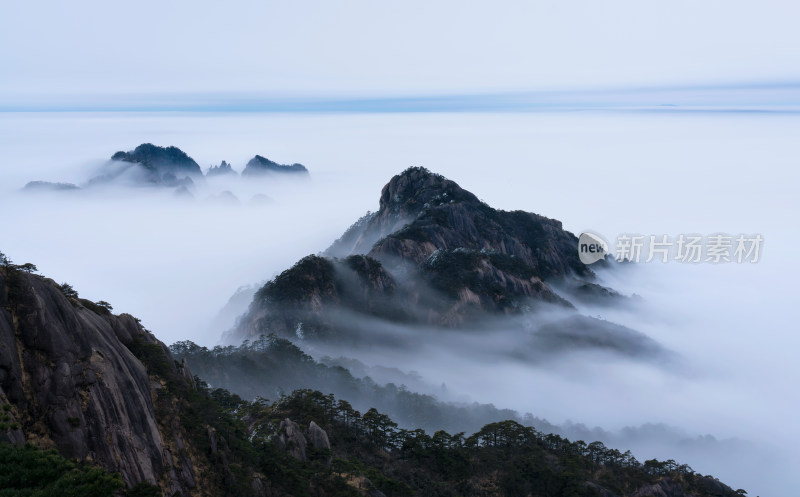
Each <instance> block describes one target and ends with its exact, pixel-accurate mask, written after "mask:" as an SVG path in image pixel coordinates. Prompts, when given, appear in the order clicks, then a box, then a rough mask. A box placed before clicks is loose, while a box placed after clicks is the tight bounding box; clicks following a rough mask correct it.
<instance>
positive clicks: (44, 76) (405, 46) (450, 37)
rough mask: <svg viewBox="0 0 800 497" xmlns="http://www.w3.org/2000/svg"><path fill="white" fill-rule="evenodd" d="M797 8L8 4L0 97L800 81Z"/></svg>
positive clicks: (3, 14)
mask: <svg viewBox="0 0 800 497" xmlns="http://www.w3.org/2000/svg"><path fill="white" fill-rule="evenodd" d="M798 14H800V4H798V3H796V2H788V1H784V0H765V1H761V2H752V1H743V0H734V1H721V0H716V1H702V2H698V1H690V0H672V1H669V2H663V1H658V2H656V1H642V0H609V1H603V2H596V1H588V0H579V1H574V2H560V1H526V2H512V1H498V2H463V1H450V0H447V1H439V2H421V1H405V2H375V1H366V0H364V1H342V2H328V1H303V0H299V1H293V2H277V1H255V0H254V1H246V0H233V1H230V2H209V1H184V0H178V1H169V2H157V1H152V0H144V1H140V2H132V3H127V4H122V3H120V2H105V1H95V0H90V1H76V2H58V1H31V2H21V1H9V2H3V4H2V6H0V95H3V96H4V97H5V98H4V100H5V101H7V100H8V99H9V98H12V99H15V98H23V97H24V98H28V99H30V98H31V97H34V98H35V97H38V96H44V95H48V96H51V97H52V96H70V95H76V94H78V95H88V96H92V95H95V94H97V93H102V94H133V95H141V94H149V93H157V94H185V93H208V92H223V93H225V92H227V93H230V92H234V93H235V92H245V93H248V92H249V93H258V94H266V95H271V96H273V97H286V96H298V95H326V96H339V97H363V96H369V97H374V96H387V95H431V94H434V95H438V94H452V93H456V94H471V93H486V92H489V93H498V92H499V93H504V92H520V91H522V92H524V91H539V90H553V89H563V88H569V89H577V90H580V89H586V88H603V87H620V86H624V87H632V86H633V87H637V86H664V85H693V84H728V83H731V82H764V81H767V82H770V81H771V82H787V81H789V82H791V81H800V64H798V63H797V61H798V55H797V54H798V51H797V48H798V47H800V43H799V42H800V31H798V30H797V29H796V20H797V19H798V17H800V16H798Z"/></svg>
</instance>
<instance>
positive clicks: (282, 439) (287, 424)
mask: <svg viewBox="0 0 800 497" xmlns="http://www.w3.org/2000/svg"><path fill="white" fill-rule="evenodd" d="M275 443H276V444H277V446H278V448H279V449H281V450H285V451H286V452H288V453H289V455H291V456H292V457H294V458H295V459H297V460H299V461H305V460H306V443H307V442H306V437H304V436H303V432H302V431H301V430H300V426H298V425H297V423H295V422H294V421H292V420H291V419H289V418H286V419H284V420H283V421H281V424H280V425H279V426H278V436H277V437H276V438H275Z"/></svg>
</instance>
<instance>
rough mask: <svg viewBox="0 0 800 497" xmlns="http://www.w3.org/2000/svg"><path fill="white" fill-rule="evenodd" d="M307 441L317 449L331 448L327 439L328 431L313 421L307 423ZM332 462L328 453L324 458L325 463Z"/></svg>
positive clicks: (325, 449) (326, 449)
mask: <svg viewBox="0 0 800 497" xmlns="http://www.w3.org/2000/svg"><path fill="white" fill-rule="evenodd" d="M308 442H309V443H310V444H311V446H312V447H314V448H315V449H317V450H320V451H330V450H331V442H330V440H328V433H327V432H326V431H325V430H323V429H322V428H320V427H319V425H317V423H315V422H313V421H312V422H310V423H309V424H308ZM332 462H333V456H332V455H329V456H328V457H327V458H326V464H327V465H328V466H330V465H331V463H332Z"/></svg>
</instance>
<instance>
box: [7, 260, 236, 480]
mask: <svg viewBox="0 0 800 497" xmlns="http://www.w3.org/2000/svg"><path fill="white" fill-rule="evenodd" d="M193 385H194V379H193V377H192V375H191V373H189V371H188V367H186V365H185V364H184V365H179V364H177V363H176V362H175V361H174V360H173V359H172V355H171V354H170V352H169V349H167V348H166V347H165V346H164V344H162V343H161V342H159V341H158V340H156V339H155V337H153V335H151V334H150V333H149V332H147V331H146V330H144V329H143V328H142V327H141V325H140V324H139V322H138V321H137V320H136V319H135V318H133V317H132V316H130V315H127V314H122V315H119V316H115V315H113V314H111V313H110V312H109V311H108V308H107V306H106V305H105V304H104V303H101V304H100V305H98V304H95V303H92V302H90V301H88V300H84V299H80V298H79V297H78V296H77V293H75V292H74V290H72V289H71V288H70V287H68V286H63V287H59V286H58V285H56V284H55V282H54V281H52V280H49V279H46V278H43V277H41V276H36V275H34V274H30V273H28V272H26V271H23V270H21V269H19V268H17V267H15V266H13V265H5V266H2V267H0V404H3V405H6V406H8V409H7V410H8V415H9V418H10V421H11V423H10V424H5V425H4V429H3V432H2V433H0V441H6V442H11V443H15V444H22V443H25V442H29V443H33V444H35V445H36V446H38V447H41V448H45V449H49V448H55V449H57V450H58V451H59V452H60V453H61V454H63V455H65V456H66V457H69V458H74V459H77V460H79V461H90V462H92V463H94V464H97V465H99V466H101V467H103V468H105V469H106V470H108V471H111V472H117V473H119V474H120V475H121V476H122V479H123V480H124V482H125V483H126V484H127V485H128V486H133V485H135V484H137V483H140V482H146V483H149V484H156V485H159V486H160V487H161V490H162V491H163V492H165V493H167V494H168V495H172V494H175V493H176V492H177V493H178V494H180V495H212V494H213V491H214V489H216V488H218V483H216V480H218V479H223V478H222V477H220V476H218V475H219V474H220V469H219V468H214V466H213V463H212V460H211V459H210V458H209V454H208V453H206V452H205V451H204V450H203V448H202V447H201V446H199V445H198V443H199V442H200V444H201V445H202V444H204V443H207V442H206V441H205V440H204V439H206V438H207V435H206V427H207V426H210V425H205V424H202V423H198V426H197V427H196V428H198V429H199V430H201V435H200V436H199V438H198V434H197V433H193V432H192V430H193V428H190V427H187V426H186V425H184V424H182V423H181V421H182V420H181V416H186V415H187V413H188V412H190V411H191V408H190V403H189V402H188V400H187V399H189V398H191V396H192V395H194V394H192V393H191V392H192V389H193ZM198 421H199V420H198ZM208 429H211V428H208ZM209 433H210V432H209ZM198 441H199V442H198ZM224 471H225V470H222V472H224Z"/></svg>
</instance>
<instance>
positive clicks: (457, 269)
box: [228, 168, 630, 341]
mask: <svg viewBox="0 0 800 497" xmlns="http://www.w3.org/2000/svg"><path fill="white" fill-rule="evenodd" d="M577 243H578V240H577V238H576V237H575V235H573V234H572V233H570V232H568V231H565V230H564V229H563V227H562V225H561V222H560V221H557V220H554V219H549V218H547V217H544V216H540V215H538V214H533V213H529V212H523V211H502V210H497V209H494V208H492V207H490V206H489V205H487V204H486V203H484V202H482V201H480V200H479V199H478V198H477V197H476V196H475V195H474V194H472V193H470V192H468V191H466V190H464V189H463V188H461V187H460V186H459V185H458V184H456V183H455V182H453V181H451V180H449V179H447V178H444V177H443V176H441V175H438V174H435V173H432V172H430V171H428V170H427V169H424V168H410V169H407V170H406V171H404V172H403V173H401V174H399V175H397V176H395V177H393V178H392V179H391V180H390V181H389V183H388V184H387V185H386V186H385V187H384V188H383V190H382V192H381V197H380V209H379V210H378V211H377V212H375V213H368V214H367V215H366V216H364V217H363V218H361V219H360V220H358V221H357V222H356V223H355V224H353V225H352V226H351V227H350V228H349V229H348V230H347V231H346V232H345V233H344V235H342V237H341V238H339V239H338V240H337V241H336V242H334V243H333V245H332V246H331V247H330V248H329V249H328V250H327V251H326V252H325V253H324V254H322V255H314V256H308V257H306V258H304V259H302V260H301V261H299V262H298V263H297V264H296V265H295V266H294V267H292V268H290V269H288V270H286V271H284V272H283V273H282V274H280V275H279V276H278V277H276V278H275V279H274V280H272V281H270V282H268V283H267V284H266V285H265V286H264V287H263V288H261V289H260V290H259V291H258V292H257V293H256V295H255V297H254V300H253V302H252V304H251V305H250V308H249V310H248V312H247V313H246V314H245V315H244V316H243V317H242V318H241V319H240V320H239V323H238V326H237V328H235V329H234V330H233V331H232V332H231V333H229V336H228V338H229V339H231V340H233V341H237V340H241V339H243V338H256V337H258V336H259V335H261V334H267V333H277V334H279V335H282V336H287V337H293V338H295V337H296V338H303V339H306V338H320V339H336V340H346V339H348V338H354V339H358V340H363V339H364V338H365V333H367V338H369V337H370V336H372V337H373V338H374V335H369V332H368V331H367V330H368V329H371V328H374V327H375V326H376V323H377V322H382V323H390V324H393V325H394V324H401V325H415V326H416V325H426V326H435V327H445V328H463V327H475V326H479V327H486V326H487V322H496V320H497V318H502V317H509V316H520V315H526V314H530V312H531V311H534V310H536V309H538V308H543V307H553V308H557V309H561V310H567V311H569V310H572V309H573V305H572V304H571V303H570V301H569V300H567V298H571V297H570V296H569V295H568V294H567V298H565V297H564V296H562V295H560V294H559V293H556V291H554V289H553V287H552V286H551V285H552V284H553V283H557V284H559V285H562V287H566V288H575V287H577V288H582V289H583V291H584V292H590V293H591V292H595V293H596V292H602V293H604V295H605V294H607V295H617V294H616V293H615V292H612V291H611V290H608V289H605V288H604V287H602V286H600V285H599V284H597V283H596V282H594V281H593V280H594V279H595V275H594V273H593V272H592V271H591V270H590V269H589V268H588V267H587V266H586V265H584V264H583V263H581V262H580V260H579V258H578V252H577ZM565 282H568V283H569V284H564V283H565ZM586 289H589V290H586ZM562 293H563V292H562ZM586 322H591V320H586ZM620 328H621V327H620ZM620 331H621V334H622V335H626V336H627V335H629V332H630V330H620ZM623 331H624V332H623Z"/></svg>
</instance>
